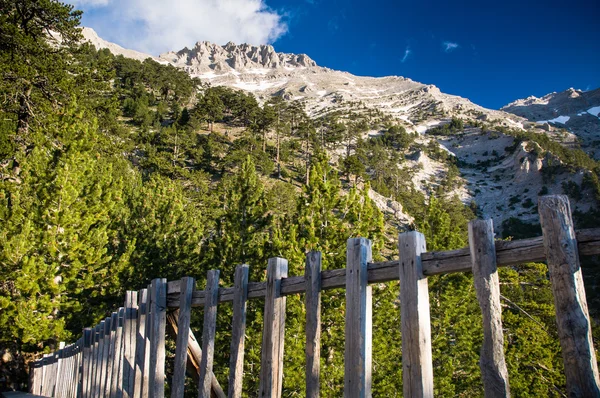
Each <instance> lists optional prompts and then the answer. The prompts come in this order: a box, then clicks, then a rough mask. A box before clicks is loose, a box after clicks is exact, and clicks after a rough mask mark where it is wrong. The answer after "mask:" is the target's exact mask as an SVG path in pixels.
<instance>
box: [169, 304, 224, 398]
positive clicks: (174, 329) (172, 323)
mask: <svg viewBox="0 0 600 398" xmlns="http://www.w3.org/2000/svg"><path fill="white" fill-rule="evenodd" d="M177 321H178V314H177V311H171V312H168V313H167V325H168V326H169V333H171V335H172V336H173V337H174V338H177V334H178V329H179V328H178V326H177ZM200 362H202V349H201V348H200V345H199V344H198V341H197V340H196V336H194V332H192V329H190V330H189V337H188V361H187V370H188V374H189V375H190V376H191V377H192V379H193V380H194V382H196V383H198V382H199V380H200ZM211 397H212V398H225V397H226V395H225V392H224V391H223V389H222V388H221V386H220V385H219V382H218V380H217V378H216V377H215V376H214V374H213V377H212V393H211Z"/></svg>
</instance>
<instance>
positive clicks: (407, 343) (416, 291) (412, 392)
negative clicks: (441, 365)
mask: <svg viewBox="0 0 600 398" xmlns="http://www.w3.org/2000/svg"><path fill="white" fill-rule="evenodd" d="M398 247H399V251H400V264H399V266H400V267H399V269H400V320H401V331H402V381H403V389H404V396H405V397H414V398H421V397H433V363H432V354H431V320H430V316H429V288H428V285H427V277H426V276H425V275H423V264H422V261H421V254H422V253H424V252H425V251H426V249H425V237H424V236H423V234H422V233H420V232H415V231H411V232H405V233H402V234H400V236H399V238H398Z"/></svg>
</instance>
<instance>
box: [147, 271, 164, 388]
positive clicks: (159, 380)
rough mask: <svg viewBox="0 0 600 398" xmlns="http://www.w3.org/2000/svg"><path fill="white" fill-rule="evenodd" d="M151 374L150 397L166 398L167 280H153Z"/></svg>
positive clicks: (151, 293) (151, 296) (151, 294)
mask: <svg viewBox="0 0 600 398" xmlns="http://www.w3.org/2000/svg"><path fill="white" fill-rule="evenodd" d="M150 298H151V300H150V307H151V309H150V311H151V312H150V329H151V333H150V365H149V366H150V374H149V378H150V380H149V385H148V393H149V394H148V396H149V397H150V398H164V396H165V328H166V324H167V280H166V279H164V278H159V279H154V280H152V285H151V292H150Z"/></svg>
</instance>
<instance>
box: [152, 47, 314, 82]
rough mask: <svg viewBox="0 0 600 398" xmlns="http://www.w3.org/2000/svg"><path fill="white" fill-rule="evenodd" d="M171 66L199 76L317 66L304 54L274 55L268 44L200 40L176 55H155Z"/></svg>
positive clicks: (173, 53) (276, 53)
mask: <svg viewBox="0 0 600 398" xmlns="http://www.w3.org/2000/svg"><path fill="white" fill-rule="evenodd" d="M159 59H161V60H164V61H167V62H169V63H171V64H173V65H174V66H177V67H180V68H183V69H185V70H187V71H188V72H189V73H191V74H197V75H201V74H204V73H207V72H210V71H222V72H225V71H227V70H231V69H233V70H235V71H243V70H247V69H265V68H266V69H277V68H309V67H313V66H317V64H316V62H315V61H313V60H312V59H310V57H309V56H308V55H306V54H299V55H297V54H285V53H278V52H276V51H275V49H274V48H273V46H271V45H260V46H252V45H249V44H240V45H236V44H234V43H232V42H229V43H227V44H225V45H224V46H219V45H218V44H213V43H209V42H207V41H202V42H198V43H196V45H195V46H194V47H193V48H192V49H188V48H184V49H182V50H179V51H177V52H168V53H165V54H162V55H160V56H159Z"/></svg>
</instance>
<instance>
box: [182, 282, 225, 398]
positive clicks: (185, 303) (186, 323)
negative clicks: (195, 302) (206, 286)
mask: <svg viewBox="0 0 600 398" xmlns="http://www.w3.org/2000/svg"><path fill="white" fill-rule="evenodd" d="M195 288H196V280H195V279H194V278H190V277H184V278H182V279H181V282H180V293H179V319H178V321H177V327H178V331H177V339H176V344H175V363H174V365H173V381H172V383H171V398H183V392H184V387H185V369H186V363H187V357H188V338H189V335H190V333H189V331H190V320H191V316H192V294H193V293H194V289H195ZM217 288H218V287H217Z"/></svg>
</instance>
